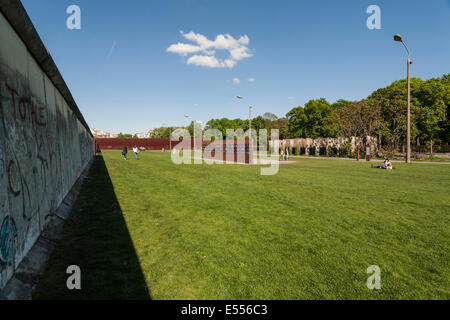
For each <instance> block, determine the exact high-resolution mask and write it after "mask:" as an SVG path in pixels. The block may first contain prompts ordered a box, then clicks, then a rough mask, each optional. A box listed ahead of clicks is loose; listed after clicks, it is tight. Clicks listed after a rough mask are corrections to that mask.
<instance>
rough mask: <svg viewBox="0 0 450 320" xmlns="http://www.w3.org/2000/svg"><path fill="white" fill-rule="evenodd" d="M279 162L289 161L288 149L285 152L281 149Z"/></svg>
mask: <svg viewBox="0 0 450 320" xmlns="http://www.w3.org/2000/svg"><path fill="white" fill-rule="evenodd" d="M280 156H281V160H289V149H287V148H286V150H283V149H281V153H280Z"/></svg>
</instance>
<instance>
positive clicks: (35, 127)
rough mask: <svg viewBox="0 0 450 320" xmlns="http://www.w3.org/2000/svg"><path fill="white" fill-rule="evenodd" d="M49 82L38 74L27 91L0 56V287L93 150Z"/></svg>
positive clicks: (24, 84)
mask: <svg viewBox="0 0 450 320" xmlns="http://www.w3.org/2000/svg"><path fill="white" fill-rule="evenodd" d="M51 86H52V85H51V83H50V82H49V81H48V80H46V79H45V76H44V74H42V82H40V83H36V84H34V86H33V88H34V89H33V92H32V90H31V89H30V83H29V81H28V79H27V78H25V77H23V76H22V75H21V74H19V73H18V72H13V71H12V70H10V69H9V68H8V67H7V66H5V64H2V63H1V61H0V288H1V287H2V286H4V285H5V282H6V280H7V278H8V276H9V275H10V274H11V270H14V268H15V267H16V266H17V265H18V263H20V261H21V260H22V259H23V257H24V256H25V255H26V254H27V252H28V251H29V249H31V247H32V245H33V244H34V242H35V241H36V239H37V238H38V236H39V234H40V232H41V231H42V229H43V227H44V226H45V222H46V218H47V217H48V216H49V215H50V214H51V212H52V211H53V210H55V209H56V208H57V207H58V206H59V205H60V204H61V202H62V201H63V199H64V197H65V195H66V194H67V193H68V192H69V190H70V188H71V187H72V185H73V184H74V183H75V181H76V179H77V178H78V176H79V174H80V171H81V170H82V169H83V168H84V167H85V166H86V165H87V163H88V162H89V160H90V158H91V157H92V154H93V152H89V151H93V147H92V145H93V139H92V137H91V136H90V135H88V134H87V130H86V128H85V127H84V126H82V125H81V124H80V123H79V120H78V118H77V117H76V115H75V114H74V113H73V112H72V110H71V109H70V108H69V107H68V106H67V104H66V103H65V101H64V100H63V99H62V97H61V95H59V93H57V90H55V89H54V88H53V87H51ZM49 87H50V88H49ZM36 88H41V89H36Z"/></svg>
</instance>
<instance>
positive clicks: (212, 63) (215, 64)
mask: <svg viewBox="0 0 450 320" xmlns="http://www.w3.org/2000/svg"><path fill="white" fill-rule="evenodd" d="M186 63H187V64H193V65H196V66H201V67H208V68H223V67H224V63H223V62H221V61H219V60H218V59H217V58H216V57H214V56H200V55H194V56H192V57H190V58H189V59H188V60H187V62H186Z"/></svg>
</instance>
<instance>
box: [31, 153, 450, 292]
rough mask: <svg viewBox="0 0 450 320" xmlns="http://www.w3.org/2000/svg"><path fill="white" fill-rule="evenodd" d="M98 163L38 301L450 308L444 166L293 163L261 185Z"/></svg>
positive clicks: (151, 157) (168, 167) (151, 159)
mask: <svg viewBox="0 0 450 320" xmlns="http://www.w3.org/2000/svg"><path fill="white" fill-rule="evenodd" d="M102 154H103V158H104V162H103V158H102V157H101V156H97V159H96V161H95V163H94V165H93V167H92V168H91V172H90V176H89V179H88V180H87V181H86V182H85V183H84V185H83V188H82V191H81V194H80V197H79V199H78V200H77V202H76V204H75V207H74V209H73V212H72V215H71V217H70V219H69V221H68V222H67V224H66V227H65V229H64V237H63V239H62V240H61V241H60V242H59V243H57V245H56V249H55V251H54V254H53V255H52V257H51V259H50V262H49V266H48V268H47V271H46V273H45V275H44V277H43V278H42V280H41V281H40V283H39V284H38V287H37V290H36V292H35V295H34V297H35V298H152V299H449V298H450V224H449V222H450V221H449V218H450V194H449V183H450V166H449V165H433V164H412V165H406V164H403V163H395V164H394V166H395V167H396V168H397V169H396V170H392V171H388V170H380V169H371V168H370V164H368V163H366V162H363V161H361V162H359V163H358V162H354V161H334V160H315V159H295V161H296V163H295V164H290V165H282V166H280V171H279V173H278V174H277V175H275V176H261V175H260V174H259V170H260V168H259V167H257V166H244V165H179V166H177V165H174V164H173V163H172V162H171V161H170V153H168V152H166V153H162V152H143V153H141V154H140V157H141V159H140V160H139V161H135V160H134V159H131V160H128V161H124V160H122V159H121V155H120V152H119V151H104V152H103V153H102ZM129 156H130V157H131V158H132V154H131V153H129ZM292 160H294V159H292ZM105 163H106V168H107V170H106V168H105ZM70 264H77V265H79V266H80V267H81V271H82V290H81V291H78V292H77V291H69V290H67V289H66V279H67V276H68V275H66V274H65V269H66V268H67V266H68V265H70ZM370 265H378V266H379V267H380V269H381V290H369V289H368V288H367V287H366V280H367V278H368V276H369V275H368V274H367V273H366V269H367V267H368V266H370Z"/></svg>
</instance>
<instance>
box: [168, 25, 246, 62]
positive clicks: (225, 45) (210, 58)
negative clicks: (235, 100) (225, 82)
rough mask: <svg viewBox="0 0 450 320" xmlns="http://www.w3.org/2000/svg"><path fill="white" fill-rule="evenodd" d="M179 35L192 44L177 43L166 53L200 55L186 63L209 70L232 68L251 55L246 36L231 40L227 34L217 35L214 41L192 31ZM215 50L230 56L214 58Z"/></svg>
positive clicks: (192, 57) (194, 56)
mask: <svg viewBox="0 0 450 320" xmlns="http://www.w3.org/2000/svg"><path fill="white" fill-rule="evenodd" d="M180 33H181V35H182V36H183V37H184V38H185V39H187V40H190V41H192V42H193V43H194V44H189V43H181V42H179V43H177V44H172V45H171V46H169V47H168V48H167V49H166V51H167V52H171V53H176V54H180V55H182V56H187V55H189V54H194V53H201V55H200V54H196V55H193V56H191V57H190V58H189V59H188V60H187V61H186V63H187V64H194V65H197V66H202V67H209V68H230V69H231V68H233V67H234V66H235V65H236V64H237V62H238V61H241V60H243V59H246V58H250V57H251V56H252V55H253V54H252V53H251V51H250V49H249V48H248V47H247V45H248V44H249V43H250V39H249V37H248V36H246V35H244V36H241V37H240V38H239V39H235V38H233V37H232V36H231V35H229V34H219V35H217V36H216V38H215V39H214V41H212V40H209V39H208V38H207V37H206V36H204V35H202V34H200V33H195V32H193V31H191V32H189V33H184V32H183V31H180ZM216 50H226V51H228V52H229V54H230V56H229V57H228V58H227V59H218V58H216V56H215V55H216Z"/></svg>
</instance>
